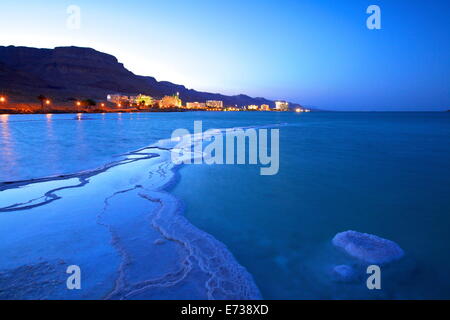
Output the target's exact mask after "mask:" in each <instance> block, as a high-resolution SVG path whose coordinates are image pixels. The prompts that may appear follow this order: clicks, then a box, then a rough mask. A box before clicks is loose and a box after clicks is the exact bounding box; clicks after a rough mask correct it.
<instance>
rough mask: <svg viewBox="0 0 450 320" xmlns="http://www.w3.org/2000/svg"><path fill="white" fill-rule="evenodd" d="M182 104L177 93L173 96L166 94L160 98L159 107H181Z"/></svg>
mask: <svg viewBox="0 0 450 320" xmlns="http://www.w3.org/2000/svg"><path fill="white" fill-rule="evenodd" d="M181 106H182V101H181V99H180V97H179V95H178V93H177V94H174V95H173V96H165V97H164V98H162V99H161V100H159V107H160V108H162V109H165V108H174V107H178V108H180V107H181Z"/></svg>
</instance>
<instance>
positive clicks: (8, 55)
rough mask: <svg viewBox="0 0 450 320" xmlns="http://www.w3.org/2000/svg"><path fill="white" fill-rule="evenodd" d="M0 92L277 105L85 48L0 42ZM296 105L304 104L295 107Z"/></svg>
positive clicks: (62, 98) (30, 98)
mask: <svg viewBox="0 0 450 320" xmlns="http://www.w3.org/2000/svg"><path fill="white" fill-rule="evenodd" d="M0 91H1V92H2V93H4V94H7V95H8V96H9V100H10V101H15V102H20V103H30V102H36V97H37V96H38V95H40V94H43V95H44V96H48V97H51V98H52V100H53V101H54V102H55V103H59V104H63V105H64V104H66V103H69V101H71V100H70V99H94V100H98V101H102V100H105V99H106V96H107V95H108V94H110V93H123V94H125V95H136V94H139V93H143V94H148V95H151V96H154V97H157V98H161V97H163V96H164V95H172V94H174V93H176V92H179V93H180V97H181V99H182V100H183V101H185V102H186V101H199V102H203V101H206V100H222V101H224V104H225V105H238V106H243V105H249V104H257V105H261V104H264V103H265V104H269V105H270V106H272V107H273V106H274V102H273V101H270V100H267V99H264V98H252V97H249V96H247V95H243V94H241V95H236V96H226V95H221V94H216V93H207V92H199V91H195V90H193V89H187V88H186V87H184V86H183V85H178V84H174V83H171V82H167V81H157V80H156V79H155V78H153V77H145V76H139V75H135V74H134V73H132V72H131V71H129V70H127V69H126V68H125V67H124V65H123V64H122V63H119V61H118V60H117V58H115V57H114V56H112V55H109V54H106V53H102V52H98V51H96V50H94V49H91V48H80V47H57V48H55V49H37V48H28V47H14V46H8V47H2V46H0ZM296 106H299V105H298V104H292V105H291V107H296Z"/></svg>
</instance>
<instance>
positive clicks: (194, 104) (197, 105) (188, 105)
mask: <svg viewBox="0 0 450 320" xmlns="http://www.w3.org/2000/svg"><path fill="white" fill-rule="evenodd" d="M186 108H187V109H205V108H206V103H204V102H186Z"/></svg>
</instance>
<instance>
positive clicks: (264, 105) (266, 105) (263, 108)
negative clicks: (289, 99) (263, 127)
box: [261, 104, 270, 111]
mask: <svg viewBox="0 0 450 320" xmlns="http://www.w3.org/2000/svg"><path fill="white" fill-rule="evenodd" d="M261 110H263V111H270V107H269V105H268V104H262V105H261Z"/></svg>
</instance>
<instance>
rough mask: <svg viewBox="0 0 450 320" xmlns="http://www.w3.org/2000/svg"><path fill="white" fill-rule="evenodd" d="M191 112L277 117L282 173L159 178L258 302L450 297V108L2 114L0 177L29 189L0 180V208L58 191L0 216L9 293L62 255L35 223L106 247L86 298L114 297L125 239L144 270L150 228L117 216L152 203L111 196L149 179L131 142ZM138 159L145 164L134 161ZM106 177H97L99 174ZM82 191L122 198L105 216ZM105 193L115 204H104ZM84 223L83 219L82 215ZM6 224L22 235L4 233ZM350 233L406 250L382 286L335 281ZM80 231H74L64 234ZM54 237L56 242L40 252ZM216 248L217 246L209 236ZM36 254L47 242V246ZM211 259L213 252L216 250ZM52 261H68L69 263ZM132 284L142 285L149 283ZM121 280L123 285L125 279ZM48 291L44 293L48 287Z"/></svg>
mask: <svg viewBox="0 0 450 320" xmlns="http://www.w3.org/2000/svg"><path fill="white" fill-rule="evenodd" d="M195 120H202V121H203V127H204V129H208V128H235V127H246V126H254V127H257V126H268V125H269V126H270V125H282V126H281V127H280V170H279V172H278V174H277V175H274V176H261V175H260V174H259V166H252V165H185V166H182V167H180V168H178V169H177V172H178V174H177V175H176V177H177V178H176V179H172V182H171V183H170V185H167V186H166V187H165V191H168V192H169V193H168V194H169V195H170V196H171V197H175V199H178V201H180V203H182V206H181V208H182V209H183V210H182V212H181V214H182V215H184V216H185V217H187V219H188V221H189V222H190V223H192V224H193V225H194V226H195V227H197V228H199V229H200V230H202V231H204V232H206V233H208V234H209V235H211V236H213V237H214V238H215V239H217V240H219V241H220V242H221V243H223V244H224V245H225V246H226V247H227V248H228V250H229V251H230V252H231V253H232V255H233V256H234V258H235V259H236V261H237V262H238V263H239V264H240V265H241V266H243V267H244V268H245V269H246V270H247V271H248V272H249V274H250V275H251V276H252V279H253V281H254V283H255V284H256V286H257V287H258V288H259V290H260V292H261V294H262V297H263V298H268V299H345V298H350V299H361V298H362V299H380V298H387V299H396V298H406V299H418V298H447V299H448V298H450V276H449V275H448V272H449V270H450V257H449V254H448V253H449V252H450V250H449V249H450V235H449V233H448V230H449V228H450V217H449V213H450V197H448V194H450V165H449V164H450V148H449V145H450V144H449V141H450V114H448V113H303V114H297V113H271V112H267V113H265V112H264V113H263V112H224V113H219V112H217V113H215V112H209V113H207V112H186V113H147V114H145V113H140V114H104V115H102V114H90V115H78V116H77V115H11V116H5V115H2V116H0V138H1V139H0V163H1V164H2V165H1V167H0V181H2V182H7V181H8V182H11V181H20V180H24V181H25V182H24V185H25V186H26V188H27V190H26V191H27V192H19V191H20V190H21V189H20V188H19V189H14V190H10V189H8V185H9V184H5V183H3V184H2V190H3V191H1V192H0V203H4V204H5V205H4V206H2V208H7V207H8V205H9V206H11V204H21V205H23V206H26V205H29V204H26V203H27V201H31V200H33V201H34V202H33V201H32V202H30V203H32V204H33V205H34V204H39V203H40V202H45V203H47V202H48V201H49V198H48V197H46V198H42V197H40V196H39V192H42V190H47V191H48V190H59V188H65V189H64V190H63V191H61V192H59V191H57V192H56V195H57V196H58V197H60V198H61V199H58V197H56V198H55V199H53V198H50V200H51V202H49V204H45V205H42V206H39V207H36V208H34V207H33V208H30V209H29V212H28V213H36V212H38V211H36V210H41V211H39V212H40V213H39V214H34V215H27V211H28V210H20V211H15V210H9V211H8V210H7V211H5V212H1V213H0V216H1V217H0V228H1V227H2V226H1V224H2V223H3V228H2V232H3V234H2V235H0V238H1V240H5V241H2V244H3V245H0V246H1V247H0V254H1V255H2V259H1V260H0V271H2V270H3V274H5V270H6V271H8V272H7V274H9V276H8V277H3V278H2V277H0V292H1V290H2V289H4V288H2V283H3V285H4V286H5V284H11V281H12V280H11V277H12V276H14V275H15V274H17V275H20V276H21V277H23V275H24V272H22V271H21V269H20V266H28V265H29V263H31V262H33V264H32V265H33V266H34V267H33V268H34V269H33V268H32V270H34V272H35V273H34V274H33V273H32V272H31V273H30V274H31V275H28V277H26V279H24V280H23V281H25V280H30V279H29V277H30V276H31V277H36V278H42V279H40V280H39V281H36V284H37V286H38V284H39V283H42V282H45V280H46V279H47V278H46V277H48V273H51V272H54V269H57V264H55V263H53V262H52V263H51V264H44V265H42V266H41V265H40V264H39V263H38V261H42V262H41V263H45V262H46V261H54V260H55V259H57V258H58V257H59V256H62V255H63V254H62V252H64V241H67V240H68V239H65V240H64V239H62V238H60V236H61V235H60V233H58V232H56V231H54V232H53V233H48V232H47V233H43V231H38V230H40V229H39V227H40V226H41V227H42V224H44V225H45V224H48V225H50V226H51V227H52V228H54V229H53V230H61V234H62V232H63V231H64V232H65V233H70V232H73V233H77V232H78V233H80V232H82V230H83V227H86V228H89V229H88V230H89V231H90V232H92V233H91V234H90V235H83V237H82V238H83V246H82V247H77V248H76V250H82V248H89V241H94V239H95V242H96V243H102V245H99V246H97V247H96V249H95V251H92V250H86V251H85V252H84V253H83V254H81V253H80V254H79V256H78V257H77V259H82V260H83V263H85V265H86V266H87V268H88V269H89V268H93V262H94V261H95V260H97V261H105V262H108V263H109V265H108V267H107V268H106V269H107V270H103V271H102V272H98V271H96V272H94V271H93V270H90V269H89V270H90V271H92V272H91V274H92V275H91V277H92V279H90V280H89V281H90V282H89V285H90V286H92V287H95V283H97V282H99V283H101V286H100V287H101V288H100V289H96V290H94V289H92V290H91V293H92V294H88V295H85V296H82V298H99V297H105V296H104V294H105V293H106V292H110V294H111V290H113V289H112V288H111V285H109V286H108V284H111V283H113V282H114V281H115V280H114V279H116V278H117V272H118V271H117V270H121V265H123V257H124V255H123V254H122V256H121V254H120V253H118V252H120V250H119V249H120V248H122V249H123V248H128V249H126V252H127V254H129V255H134V256H135V257H140V259H141V261H142V262H143V264H142V265H141V266H132V267H130V269H132V268H138V267H140V268H145V262H146V261H151V256H149V254H146V253H145V252H146V243H147V242H148V241H151V240H150V239H153V240H154V238H155V236H154V235H151V234H147V233H146V231H145V230H144V229H142V228H139V227H138V226H137V225H136V223H135V222H133V221H134V220H133V219H132V218H130V217H125V216H123V215H124V214H125V213H126V212H142V214H144V212H151V211H152V210H154V208H153V206H154V203H152V204H150V203H147V202H142V203H141V202H140V201H141V200H139V201H137V200H136V199H141V198H138V197H137V196H138V195H137V193H138V192H137V191H135V190H133V191H130V192H131V193H130V194H126V196H125V198H124V199H122V200H121V197H122V194H121V193H118V194H116V192H118V191H120V190H121V188H127V187H126V186H128V187H129V186H133V187H135V186H136V185H143V186H144V187H145V188H150V189H151V188H152V186H150V184H151V183H149V182H148V181H147V180H146V179H144V180H145V181H144V180H143V177H146V178H147V175H148V174H149V172H147V171H148V168H151V167H152V166H146V165H145V163H146V162H145V161H147V160H142V161H141V162H139V161H136V162H133V163H131V165H129V164H128V163H127V162H123V163H120V161H123V160H125V161H126V159H127V158H129V157H130V154H129V152H130V151H133V150H139V149H140V148H143V147H146V146H149V145H152V144H154V143H157V142H158V141H160V140H161V139H166V138H169V137H170V135H171V133H172V131H173V130H175V129H178V128H186V129H188V130H191V131H192V128H193V124H194V121H195ZM114 162H119V166H118V167H111V168H109V167H107V168H105V171H99V172H94V173H92V175H88V176H87V177H86V179H87V180H90V184H87V185H86V186H82V187H81V189H80V187H79V186H77V187H76V188H72V187H70V186H73V185H78V184H79V181H78V180H77V181H72V180H70V179H74V178H77V179H78V178H79V175H77V174H76V173H80V172H86V171H89V170H92V169H95V168H101V167H102V166H104V165H105V164H108V163H114ZM139 163H141V164H140V166H141V167H142V168H139V167H137V166H139ZM115 168H118V169H115ZM118 170H119V171H118ZM100 172H102V173H100ZM153 173H154V172H153ZM67 174H75V176H72V177H66V178H64V180H63V181H60V180H56V181H40V182H39V183H38V184H37V186H36V185H29V184H30V183H29V182H30V179H34V178H42V177H49V176H53V177H55V176H56V177H57V176H59V175H67ZM100 174H104V175H105V176H107V175H108V174H109V175H110V177H105V176H102V175H100ZM102 179H104V183H101V181H102ZM150 180H151V179H150ZM27 181H28V182H27ZM111 181H112V182H113V183H111ZM125 182H126V183H125ZM45 183H46V184H51V185H48V186H47V185H45ZM105 183H106V185H105ZM147 184H148V185H147ZM95 185H97V187H95ZM89 188H90V190H89ZM108 188H109V189H108ZM106 189H107V190H106ZM126 190H127V192H128V191H129V190H128V189H126ZM152 190H153V189H152ZM133 192H135V194H132V193H133ZM152 192H153V191H152ZM83 193H84V194H83ZM86 194H89V195H92V194H98V195H100V198H101V197H103V195H110V196H111V195H112V194H114V201H117V204H114V205H112V204H111V205H112V206H113V208H114V210H112V211H111V212H113V213H114V215H110V216H108V215H105V212H106V213H107V212H108V211H105V204H104V199H103V198H101V199H100V200H101V201H99V202H98V203H96V202H95V201H93V200H91V199H90V198H89V197H86V196H85V195H86ZM105 197H106V196H105ZM126 197H131V198H129V199H127V198H126ZM80 199H82V200H83V201H82V206H81V208H79V209H78V211H77V210H75V211H74V210H72V211H73V212H71V211H70V210H66V209H65V208H67V207H69V206H74V204H75V203H80ZM108 199H109V198H108ZM133 199H134V201H130V200H133ZM46 201H47V202H46ZM110 202H111V203H113V201H112V199H111V201H110ZM64 203H66V204H67V205H64ZM108 203H109V202H108ZM13 209H14V207H13ZM33 210H34V211H33ZM92 210H93V211H94V214H93V215H92V217H94V216H95V219H93V218H92V221H93V222H92V224H87V222H84V223H86V225H81V226H80V225H76V226H73V225H71V224H70V222H73V221H75V220H76V221H77V222H79V220H78V219H80V217H79V214H80V213H81V212H83V214H85V215H86V213H85V212H86V211H92ZM66 211H69V212H66ZM136 215H138V214H136ZM108 217H109V218H108ZM125 218H129V219H130V221H129V222H128V223H126V224H124V225H126V226H127V227H124V226H123V225H122V223H121V222H122V221H126V219H125ZM147 218H148V217H147ZM83 221H87V220H86V217H84V220H83ZM94 222H95V223H94ZM102 224H103V226H102ZM105 225H107V226H109V227H110V228H112V226H117V229H114V230H115V232H116V233H118V234H122V237H123V238H124V239H125V240H124V241H123V242H120V241H119V242H118V243H119V244H120V245H119V244H117V243H116V245H115V246H114V245H113V246H111V243H110V242H111V239H110V238H111V235H110V234H108V233H107V232H105ZM7 226H14V227H15V228H17V229H23V231H22V233H20V232H19V233H18V234H13V232H12V231H11V229H8V228H7ZM107 226H106V227H107ZM119 226H120V228H119ZM133 229H136V230H134V231H135V233H137V234H139V236H136V238H138V240H139V241H137V242H136V241H135V242H130V241H129V239H128V237H130V238H132V235H133ZM114 230H113V231H114ZM345 230H356V231H360V232H367V233H371V234H376V235H378V236H381V237H384V238H387V239H390V240H393V241H395V242H396V243H398V244H399V245H400V246H401V247H402V248H403V250H404V251H405V257H404V258H403V259H402V260H401V261H399V262H398V263H396V264H393V265H391V266H386V267H384V266H382V290H368V289H367V287H366V285H365V279H364V277H360V278H359V279H358V280H357V281H354V282H349V283H347V282H339V281H334V279H333V278H332V276H331V275H330V272H331V271H330V270H332V268H333V266H335V265H339V264H342V263H347V264H348V263H350V264H351V263H355V262H354V261H351V259H349V258H348V257H346V256H345V255H343V254H342V252H339V251H338V250H336V248H333V246H332V245H331V239H332V238H333V236H334V235H335V234H336V233H338V232H342V231H345ZM148 232H150V231H148ZM151 232H154V230H152V231H151ZM30 233H33V235H34V238H33V237H32V236H30ZM76 236H77V235H72V238H71V239H74V238H76ZM36 237H38V238H39V239H40V240H39V241H40V242H39V243H34V242H31V241H30V239H36ZM51 237H54V238H51ZM78 237H81V236H80V235H78ZM144 240H145V241H147V242H145V241H144ZM153 240H152V241H153ZM49 243H51V244H52V245H53V246H54V248H51V249H48V248H47V247H48V244H49ZM133 243H134V244H135V246H133ZM151 244H153V243H151ZM121 246H122V247H121ZM140 246H142V247H140ZM34 247H35V248H34ZM12 248H14V250H17V249H18V248H19V249H22V250H25V251H26V252H27V253H30V252H33V254H34V255H36V256H35V257H33V259H31V258H25V257H23V256H21V255H20V254H18V253H17V252H16V253H11V252H10V251H11V250H12ZM43 248H45V250H44V249H43ZM132 248H138V249H132ZM213 248H216V249H217V248H219V247H217V246H216V245H215V244H214V245H213ZM33 249H37V250H42V254H39V253H36V252H35V251H36V250H34V251H33ZM124 250H125V249H124ZM155 250H156V251H157V250H158V249H153V248H152V249H151V250H150V251H151V252H152V254H157V255H158V257H159V255H160V254H162V253H161V252H159V253H157V252H156V251H155ZM167 250H168V251H165V252H170V250H173V252H178V254H179V255H180V256H183V255H184V253H183V252H182V251H179V250H178V249H175V248H168V249H167ZM176 250H178V251H176ZM44 251H45V252H44ZM163 251H164V250H163ZM155 252H156V253H155ZM210 254H211V255H212V256H214V253H211V252H210ZM74 255H76V254H75V253H74ZM162 256H164V254H162ZM164 257H165V260H164V261H165V262H164V263H162V265H161V266H162V267H166V268H169V267H168V266H169V265H171V263H170V261H171V260H170V259H174V258H173V257H171V256H167V255H166V256H164ZM72 259H73V257H72ZM31 260H33V261H31ZM66 260H70V259H66ZM121 260H122V262H121ZM60 263H61V265H65V263H66V261H61V262H60ZM150 269H151V268H150ZM11 270H14V272H12V271H11ZM9 271H11V272H9ZM121 272H122V275H126V276H132V277H137V276H136V274H138V273H136V272H135V273H133V270H125V271H123V268H122V271H121ZM152 272H154V273H155V272H156V273H157V271H155V270H153V269H152V270H149V271H148V274H146V276H147V277H154V276H155V274H153V273H152ZM160 272H162V271H160ZM173 272H175V271H173ZM125 278H126V277H125ZM245 279H246V278H245ZM134 280H136V283H137V284H136V285H138V284H139V285H140V284H142V283H145V281H146V280H148V279H144V278H143V279H134ZM2 281H3V282H2ZM205 281H206V280H205ZM245 281H248V280H245ZM130 282H133V281H132V279H131V280H130ZM122 287H123V288H127V290H128V289H129V288H131V287H132V286H128V287H127V286H126V285H123V286H122ZM139 290H140V289H139ZM190 290H194V291H195V288H192V286H191V287H190V286H184V287H183V288H181V287H180V289H179V292H185V293H186V292H189V291H190ZM99 291H101V292H99ZM123 291H124V292H131V291H126V290H125V289H123ZM135 291H136V290H134V291H132V292H133V294H135V293H134V292H135ZM174 291H176V290H175V289H174ZM25 292H28V291H26V290H25ZM48 292H53V291H51V290H50V289H49V291H48ZM48 292H47V294H48ZM112 292H114V291H112ZM149 292H153V293H152V294H150V293H149ZM155 292H156V293H155ZM165 294H166V293H165ZM37 296H38V297H40V296H39V295H37ZM7 297H8V296H7ZM51 297H69V298H70V297H73V295H69V294H67V296H65V295H64V294H61V293H59V294H55V295H54V296H52V295H50V296H49V298H51ZM75 297H78V298H79V297H80V296H75ZM146 297H148V298H158V297H159V298H161V297H167V298H170V297H174V298H180V297H181V298H182V297H183V295H177V294H176V293H171V294H170V295H158V291H155V290H153V291H152V290H150V291H146V294H144V295H142V294H141V295H139V294H138V293H137V294H136V296H135V298H146ZM201 297H202V296H201V295H199V298H201ZM205 297H206V296H205ZM217 297H219V296H217ZM24 298H27V296H24ZM210 298H211V297H210ZM219 298H220V297H219Z"/></svg>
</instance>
